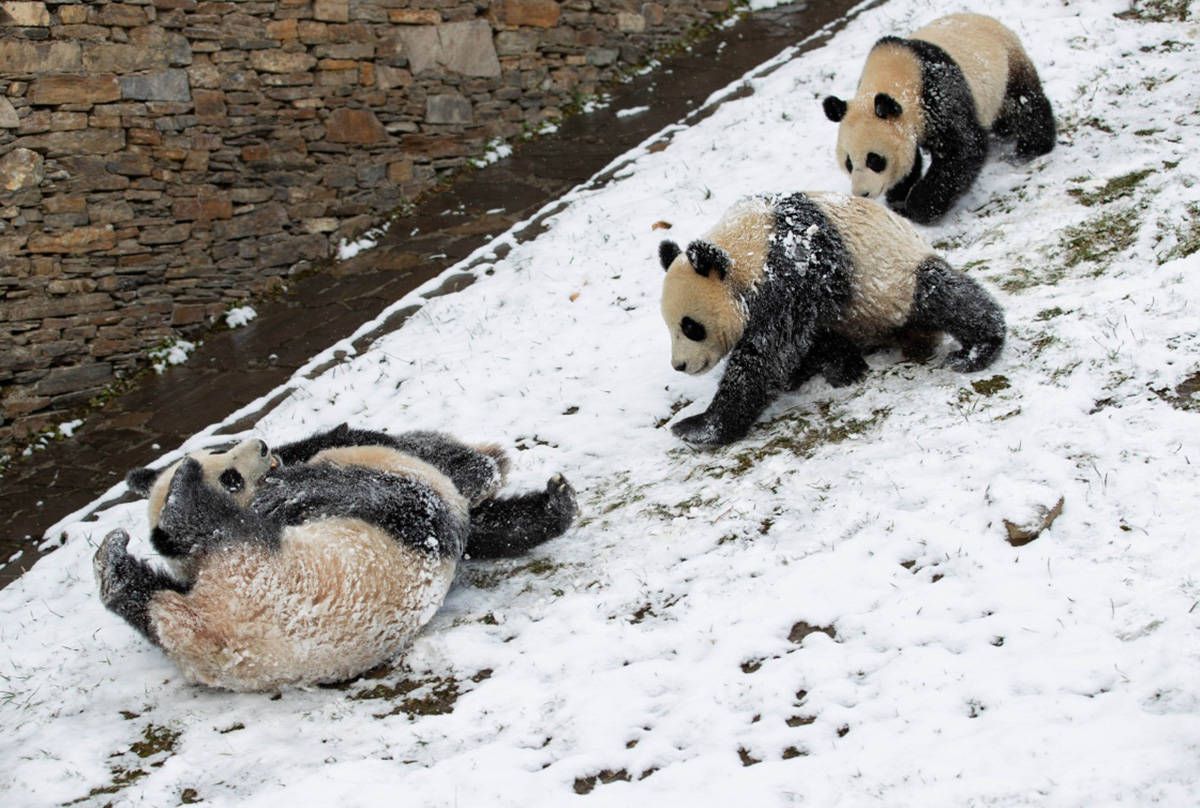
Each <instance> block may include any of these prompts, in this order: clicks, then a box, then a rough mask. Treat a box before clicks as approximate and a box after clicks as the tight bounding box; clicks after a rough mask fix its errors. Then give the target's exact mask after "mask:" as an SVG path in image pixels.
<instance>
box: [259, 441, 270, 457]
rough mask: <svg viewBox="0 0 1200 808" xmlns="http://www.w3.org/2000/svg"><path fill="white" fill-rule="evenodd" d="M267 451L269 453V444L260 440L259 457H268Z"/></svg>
mask: <svg viewBox="0 0 1200 808" xmlns="http://www.w3.org/2000/svg"><path fill="white" fill-rule="evenodd" d="M267 451H268V449H267V442H266V441H265V440H260V441H259V442H258V454H259V456H260V457H266V456H267Z"/></svg>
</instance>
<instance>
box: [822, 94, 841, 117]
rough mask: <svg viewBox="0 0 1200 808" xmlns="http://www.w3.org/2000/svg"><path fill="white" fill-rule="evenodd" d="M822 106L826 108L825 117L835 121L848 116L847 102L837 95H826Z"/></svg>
mask: <svg viewBox="0 0 1200 808" xmlns="http://www.w3.org/2000/svg"><path fill="white" fill-rule="evenodd" d="M821 106H823V107H824V108H825V117H826V118H828V119H829V120H831V121H833V122H834V123H837V122H838V121H840V120H841V119H842V118H845V117H846V102H845V101H843V100H842V99H840V98H838V97H837V96H836V95H827V96H825V100H824V101H822V102H821Z"/></svg>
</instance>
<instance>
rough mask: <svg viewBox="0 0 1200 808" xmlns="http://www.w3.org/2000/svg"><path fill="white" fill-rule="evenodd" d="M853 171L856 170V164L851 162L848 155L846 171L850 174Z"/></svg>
mask: <svg viewBox="0 0 1200 808" xmlns="http://www.w3.org/2000/svg"><path fill="white" fill-rule="evenodd" d="M853 170H854V163H852V162H850V156H849V155H846V171H847V172H850V171H853Z"/></svg>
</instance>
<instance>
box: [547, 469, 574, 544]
mask: <svg viewBox="0 0 1200 808" xmlns="http://www.w3.org/2000/svg"><path fill="white" fill-rule="evenodd" d="M546 505H547V511H548V512H549V513H551V514H553V515H554V517H555V520H556V521H557V523H558V524H559V525H561V526H562V530H566V529H567V527H569V526H570V524H571V523H572V522H573V521H575V517H576V515H577V514H578V513H579V505H578V503H577V501H576V497H575V489H574V487H572V485H571V484H570V483H569V482H567V478H566V477H564V476H562V474H555V475H554V476H553V477H551V478H550V479H549V481H547V483H546Z"/></svg>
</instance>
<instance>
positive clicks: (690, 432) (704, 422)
mask: <svg viewBox="0 0 1200 808" xmlns="http://www.w3.org/2000/svg"><path fill="white" fill-rule="evenodd" d="M671 431H672V432H674V433H675V434H676V435H677V436H679V437H680V438H681V439H682V440H684V441H687V442H688V443H691V444H695V445H697V446H724V445H725V444H727V443H730V442H732V441H735V440H737V439H738V438H740V437H742V435H741V434H737V433H736V432H735V431H734V430H731V429H729V428H728V427H727V426H726V425H725V424H723V423H721V421H720V419H718V418H715V417H713V416H712V415H711V414H710V413H708V412H702V413H700V414H699V415H691V416H688V417H687V418H684V419H683V420H682V421H680V422H679V423H677V424H674V425H673V426H672V427H671Z"/></svg>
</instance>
